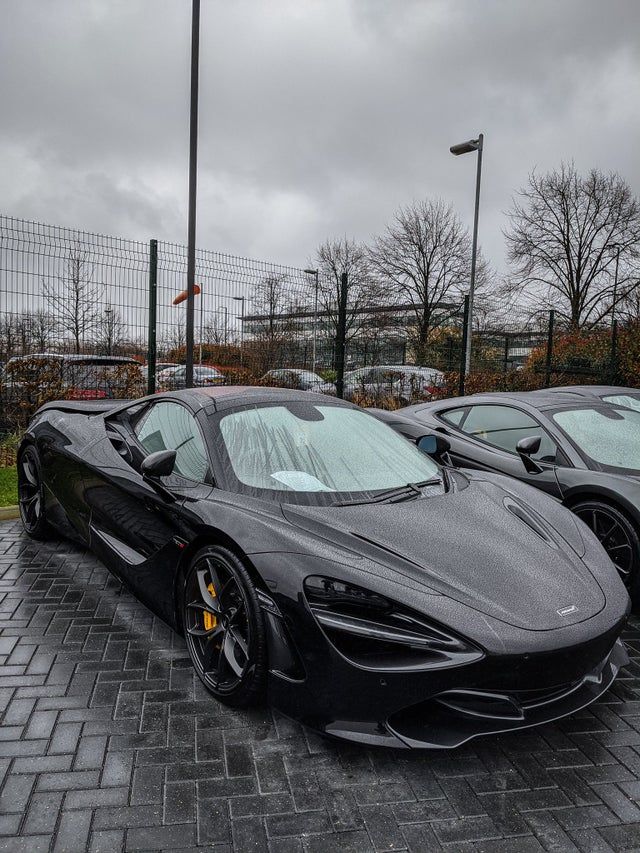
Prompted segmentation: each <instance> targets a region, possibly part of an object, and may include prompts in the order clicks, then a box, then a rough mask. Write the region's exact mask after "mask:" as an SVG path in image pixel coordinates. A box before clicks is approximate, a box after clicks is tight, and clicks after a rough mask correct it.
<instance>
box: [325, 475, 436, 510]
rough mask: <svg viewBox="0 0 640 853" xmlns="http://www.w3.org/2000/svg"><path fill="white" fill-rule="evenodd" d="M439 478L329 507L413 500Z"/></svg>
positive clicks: (340, 502) (433, 484) (397, 487)
mask: <svg viewBox="0 0 640 853" xmlns="http://www.w3.org/2000/svg"><path fill="white" fill-rule="evenodd" d="M441 482H442V480H441V479H440V477H431V479H429V480H423V481H422V482H421V483H406V484H405V485H404V486H396V487H395V488H393V489H385V491H384V492H378V493H377V494H376V495H372V496H371V497H370V498H356V500H353V501H336V503H333V504H331V506H357V505H358V504H378V503H390V504H391V503H393V504H395V503H400V502H401V501H408V500H413V499H415V498H419V497H420V496H421V495H422V489H423V488H424V487H425V486H435V485H436V484H437V483H441Z"/></svg>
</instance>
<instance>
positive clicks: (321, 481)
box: [220, 402, 439, 495]
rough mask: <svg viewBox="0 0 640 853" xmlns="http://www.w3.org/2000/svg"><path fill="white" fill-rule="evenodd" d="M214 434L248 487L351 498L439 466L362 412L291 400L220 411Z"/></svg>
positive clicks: (428, 474) (425, 476)
mask: <svg viewBox="0 0 640 853" xmlns="http://www.w3.org/2000/svg"><path fill="white" fill-rule="evenodd" d="M220 432H221V435H222V439H223V442H224V446H225V451H226V454H227V456H228V459H229V463H230V465H231V468H232V470H233V474H234V476H235V478H236V479H237V480H238V482H239V483H240V484H241V485H243V486H247V487H249V488H251V489H252V490H259V491H263V490H267V491H271V492H275V491H277V492H283V491H284V492H296V493H307V494H308V493H318V492H331V493H340V494H341V495H344V494H345V493H347V494H349V495H353V494H354V493H355V494H362V493H371V492H375V491H381V490H386V489H392V488H396V487H400V486H404V485H406V484H407V483H411V482H423V481H425V480H431V479H433V478H434V477H436V476H437V475H438V470H439V469H438V467H437V465H436V464H435V463H434V462H433V461H432V460H431V459H429V457H427V456H425V454H424V453H422V452H421V451H420V450H418V449H417V448H416V447H415V446H413V445H411V444H410V443H409V442H408V441H407V440H406V439H405V438H403V437H402V436H400V435H398V434H397V433H395V432H394V431H393V430H392V429H391V428H390V427H389V426H387V425H386V424H383V423H381V422H380V421H378V420H376V419H375V418H374V417H372V416H371V415H368V414H367V413H366V412H362V411H359V410H358V409H350V408H346V407H344V406H336V405H313V404H311V403H307V402H304V403H291V404H288V405H273V406H269V405H267V406H260V407H256V408H251V409H244V410H241V411H237V412H233V413H232V414H229V415H226V416H224V417H223V418H222V420H221V421H220Z"/></svg>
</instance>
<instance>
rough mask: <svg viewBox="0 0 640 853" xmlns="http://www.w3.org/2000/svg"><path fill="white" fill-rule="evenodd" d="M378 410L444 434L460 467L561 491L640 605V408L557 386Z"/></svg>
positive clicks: (413, 427) (412, 430) (409, 432)
mask: <svg viewBox="0 0 640 853" xmlns="http://www.w3.org/2000/svg"><path fill="white" fill-rule="evenodd" d="M618 390H619V391H621V392H622V393H621V395H620V396H621V397H622V398H624V399H627V398H628V394H627V393H626V389H618ZM609 396H614V395H609V394H608V393H607V392H606V391H605V393H604V397H606V398H608V397H609ZM372 412H373V413H374V414H376V415H377V417H378V418H380V419H382V420H385V421H386V422H387V423H389V424H390V425H391V426H394V427H395V428H396V430H397V431H399V432H402V433H404V434H405V435H406V436H407V437H409V438H413V439H415V438H416V436H417V437H420V436H421V435H423V434H424V431H425V430H429V431H433V432H435V433H437V434H438V435H441V436H442V437H446V440H447V443H448V448H447V450H448V453H449V459H450V460H451V462H453V464H455V465H456V466H459V467H462V468H475V469H479V470H481V471H492V472H496V473H501V474H508V475H509V476H510V477H516V478H517V479H519V480H522V481H524V482H525V483H528V484H530V485H532V486H535V487H536V488H538V489H541V490H542V491H544V492H547V493H548V494H550V495H552V496H553V497H555V498H557V499H558V500H560V501H561V502H562V503H563V504H564V505H565V506H567V507H569V508H570V509H571V510H573V512H574V513H575V514H576V515H577V516H578V517H579V518H581V519H582V520H583V521H584V522H585V523H586V524H587V525H588V526H589V527H590V528H591V529H592V530H593V532H594V533H595V534H596V536H597V537H598V539H599V540H600V541H601V542H602V544H603V546H604V548H605V550H606V551H607V553H608V554H609V557H610V558H611V560H612V561H613V562H614V563H615V565H616V567H617V569H618V571H619V572H620V575H621V576H622V578H623V580H624V582H625V584H626V585H627V588H628V589H629V592H630V594H631V598H632V600H633V602H634V604H635V605H636V607H638V606H640V411H638V410H637V409H636V410H634V409H632V408H630V407H629V406H628V405H627V403H625V404H624V405H622V404H621V405H614V403H613V402H611V403H606V402H603V401H602V400H600V399H599V398H598V397H596V396H595V395H591V394H586V393H584V394H579V393H578V392H577V391H574V390H572V391H571V392H568V391H565V392H564V393H563V392H562V391H560V390H558V389H554V390H545V391H528V392H522V393H520V394H515V393H493V394H472V395H470V396H468V397H455V398H450V399H448V400H439V401H438V402H436V403H422V404H419V405H416V406H407V407H406V408H404V409H400V410H398V411H397V412H386V413H385V412H379V411H374V410H372ZM440 452H442V447H441V449H440Z"/></svg>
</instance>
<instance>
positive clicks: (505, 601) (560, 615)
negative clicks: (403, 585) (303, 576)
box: [283, 480, 605, 631]
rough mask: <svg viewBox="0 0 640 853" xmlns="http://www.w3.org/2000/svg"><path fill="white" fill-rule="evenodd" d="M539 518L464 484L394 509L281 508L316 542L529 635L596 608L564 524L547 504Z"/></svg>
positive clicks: (492, 492) (578, 550)
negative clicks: (344, 549)
mask: <svg viewBox="0 0 640 853" xmlns="http://www.w3.org/2000/svg"><path fill="white" fill-rule="evenodd" d="M549 510H550V511H549V512H548V513H546V517H545V518H543V517H542V515H540V514H539V513H537V512H535V511H534V510H532V509H531V508H528V507H527V506H526V505H525V504H524V502H522V501H521V500H519V499H518V497H517V495H514V494H512V493H510V492H508V491H506V490H505V489H502V488H500V486H498V485H496V484H495V483H491V482H486V481H473V480H472V481H471V482H470V484H469V486H468V487H467V488H464V489H462V490H460V491H453V492H447V493H445V494H441V495H439V496H435V497H426V498H421V499H418V500H411V501H405V502H402V503H396V504H361V505H355V506H346V507H330V506H329V507H307V506H299V505H296V506H293V505H291V504H288V505H285V506H284V507H283V512H284V514H285V517H286V518H287V519H288V520H289V521H290V522H291V523H293V524H295V525H297V526H298V527H301V528H303V529H305V530H307V531H308V532H310V533H313V534H314V535H316V536H321V537H322V538H324V539H329V540H331V541H333V542H334V543H336V544H338V543H339V544H341V545H342V546H343V547H347V548H350V549H351V550H355V551H359V552H360V553H366V555H367V556H369V557H371V556H372V555H373V558H374V559H375V560H376V561H377V562H380V563H383V564H384V563H386V564H387V565H391V566H393V567H394V568H396V569H397V567H398V562H401V563H402V567H401V572H402V573H403V574H405V575H409V576H410V577H412V578H413V579H414V580H417V581H419V582H421V583H423V584H424V585H425V586H428V587H429V588H430V589H431V590H432V591H434V592H436V593H439V594H441V595H447V596H449V597H450V598H453V599H455V600H456V601H459V602H461V603H463V604H465V605H467V606H469V607H472V608H474V609H475V610H478V611H481V612H483V613H485V614H486V615H488V616H491V617H492V618H495V619H500V620H501V621H503V622H507V623H509V624H511V625H514V626H517V627H519V628H525V629H527V630H536V631H544V630H552V629H555V628H561V627H563V626H566V625H570V624H572V623H575V622H580V621H583V620H585V619H589V618H590V617H592V616H594V615H595V614H596V613H598V612H599V611H600V610H602V608H603V607H604V604H605V598H604V595H603V592H602V590H601V588H600V586H599V584H598V583H597V581H596V579H595V577H594V576H593V574H592V573H591V572H590V571H589V569H588V568H587V567H586V566H585V564H584V563H583V562H582V560H581V559H580V557H579V554H582V553H583V543H582V540H581V537H580V534H579V532H578V528H577V527H576V525H575V522H574V521H573V517H572V516H571V514H570V513H569V512H568V510H566V509H564V508H562V507H560V506H558V505H556V504H555V503H554V502H553V501H551V500H550V501H549ZM555 516H557V517H555ZM367 546H368V547H367Z"/></svg>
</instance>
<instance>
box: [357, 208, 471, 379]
mask: <svg viewBox="0 0 640 853" xmlns="http://www.w3.org/2000/svg"><path fill="white" fill-rule="evenodd" d="M369 258H370V262H371V266H372V268H373V269H374V270H375V272H376V274H377V276H378V277H379V279H380V281H381V283H383V284H385V285H386V286H387V287H389V286H391V289H392V290H393V291H394V292H395V294H396V298H398V299H399V300H400V301H402V302H405V303H406V304H408V305H409V306H410V307H411V311H412V313H413V315H414V317H415V322H414V323H412V324H411V325H410V326H409V327H408V329H407V336H408V340H409V343H410V344H411V345H412V347H413V349H414V351H415V357H416V361H417V362H418V363H424V362H425V360H426V355H427V351H428V347H429V336H430V334H431V332H433V331H434V330H435V329H436V328H438V327H439V326H440V325H442V323H444V322H445V321H446V320H447V319H448V318H449V316H450V313H451V311H450V310H448V309H447V307H446V304H445V303H447V302H452V301H453V302H456V303H458V302H459V301H460V299H461V293H462V291H463V290H466V289H467V288H468V285H469V277H470V272H471V240H470V237H469V233H468V231H467V229H466V228H464V226H463V225H462V223H461V222H460V219H459V218H458V216H457V215H456V214H455V212H454V211H453V208H452V207H451V206H450V205H447V204H445V203H444V202H443V201H441V200H437V201H433V200H426V201H419V202H414V203H413V204H411V205H409V206H408V207H403V208H400V210H399V211H398V212H397V213H396V215H395V217H394V220H393V222H392V223H391V225H389V226H388V227H387V230H386V232H385V234H383V235H382V236H381V237H377V238H376V240H375V242H374V245H373V247H372V248H371V250H370V253H369ZM485 278H486V268H485V265H484V263H483V262H482V260H481V259H479V262H478V266H477V271H476V288H477V289H478V290H481V288H482V286H483V283H484V280H485Z"/></svg>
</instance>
